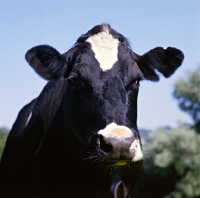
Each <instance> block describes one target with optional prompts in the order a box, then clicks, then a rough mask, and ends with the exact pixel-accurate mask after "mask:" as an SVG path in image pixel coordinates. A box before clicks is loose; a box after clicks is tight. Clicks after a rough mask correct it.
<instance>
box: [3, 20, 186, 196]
mask: <svg viewBox="0 0 200 198" xmlns="http://www.w3.org/2000/svg"><path fill="white" fill-rule="evenodd" d="M183 58H184V55H183V53H182V52H181V51H180V50H178V49H176V48H172V47H168V48H166V49H164V48H162V47H157V48H155V49H152V50H150V51H149V52H147V53H145V54H144V55H142V56H139V55H137V54H136V53H134V52H133V51H132V50H131V47H130V45H129V43H128V41H127V39H126V38H125V37H124V36H123V35H121V34H120V33H118V32H116V31H115V30H113V29H112V28H111V27H110V26H109V25H107V24H103V25H98V26H95V27H94V28H92V29H91V30H89V31H88V32H87V33H86V34H83V35H82V36H81V37H80V38H79V39H78V40H77V42H76V44H75V45H74V46H73V47H72V48H71V49H70V50H69V51H67V52H66V53H64V54H60V53H59V52H58V51H57V50H56V49H54V48H52V47H50V46H48V45H41V46H36V47H33V48H32V49H30V50H29V51H28V52H27V53H26V60H27V61H28V63H29V64H30V66H31V67H32V68H33V69H34V70H35V71H36V72H37V73H38V74H39V75H40V76H41V77H43V78H45V79H47V80H48V81H49V82H48V83H47V85H46V86H45V87H44V89H43V91H42V92H41V94H40V95H39V97H38V98H36V99H35V100H33V101H32V102H30V103H29V104H28V105H26V106H25V107H24V108H23V109H22V110H21V111H20V112H19V115H18V117H17V120H16V122H15V123H14V125H13V127H12V130H11V132H10V135H9V137H8V140H7V143H6V147H5V150H4V153H3V157H2V161H1V166H0V188H1V197H48V198H49V197H59V198H60V197H68V198H69V197H73V198H76V197H80V198H82V197H83V198H85V197H86V198H95V197H98V198H111V197H114V198H125V197H126V198H128V197H137V196H138V190H137V186H138V181H139V176H140V172H141V166H142V159H143V152H142V146H141V141H140V136H139V132H138V128H137V123H136V121H137V95H138V90H139V82H140V80H143V79H147V80H151V81H158V80H159V76H158V74H157V72H160V73H162V74H163V75H164V76H165V77H169V76H170V75H171V74H173V73H174V72H175V70H176V69H177V68H178V67H179V66H180V65H181V63H182V61H183Z"/></svg>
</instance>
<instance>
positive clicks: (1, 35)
mask: <svg viewBox="0 0 200 198" xmlns="http://www.w3.org/2000/svg"><path fill="white" fill-rule="evenodd" d="M103 22H106V23H109V24H110V25H111V27H113V28H114V29H115V30H117V31H118V32H120V33H122V34H123V35H124V36H126V37H127V38H128V39H129V41H130V43H131V46H132V49H133V51H135V52H136V53H137V54H140V55H142V54H144V53H145V52H147V51H149V50H150V49H152V48H154V47H157V46H162V47H168V46H173V47H177V48H179V49H181V50H182V51H183V52H184V54H185V60H184V63H183V65H182V67H181V68H180V69H179V70H178V71H177V72H176V73H175V74H174V76H172V77H171V78H169V79H164V78H161V80H160V82H158V83H153V82H149V81H145V82H142V83H141V87H140V94H139V97H138V127H139V128H146V129H155V128H158V127H160V126H172V127H176V126H177V125H178V124H179V123H181V122H189V123H191V122H192V121H191V119H190V118H189V116H188V115H187V114H185V113H184V112H181V111H180V110H179V108H178V106H177V101H176V100H175V99H174V98H173V96H172V92H173V85H174V83H175V82H176V80H178V79H179V78H181V77H183V78H184V77H186V75H187V72H188V71H190V70H191V69H195V68H197V66H198V64H199V65H200V1H199V0H192V1H188V0H167V1H160V0H152V1H149V0H145V1H144V0H77V1H74V0H70V1H69V0H65V1H64V0H56V1H53V0H42V1H41V0H34V1H25V0H19V1H16V0H6V1H4V0H0V93H1V94H0V127H3V126H5V127H8V128H10V127H11V126H12V124H13V122H14V120H15V119H16V116H17V114H18V111H19V110H20V109H21V108H22V106H24V105H25V104H26V103H28V102H29V101H31V100H32V99H33V98H35V97H37V96H38V94H39V93H40V92H41V90H42V88H43V87H44V85H45V84H46V81H45V80H43V79H41V78H40V77H39V76H38V75H37V74H36V73H34V71H33V70H32V69H31V68H30V67H29V65H28V64H27V63H26V61H25V59H24V55H25V53H26V51H27V50H28V49H30V48H31V47H33V46H36V45H40V44H49V45H51V46H53V47H54V48H56V49H57V50H58V51H59V52H61V53H64V52H66V51H67V50H68V49H69V48H70V47H71V46H72V45H73V44H74V43H75V41H76V39H77V38H78V37H79V36H80V35H81V34H83V33H85V32H87V31H88V30H89V29H91V28H92V27H93V26H95V25H97V24H101V23H103Z"/></svg>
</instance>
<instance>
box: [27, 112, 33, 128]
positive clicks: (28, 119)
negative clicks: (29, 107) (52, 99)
mask: <svg viewBox="0 0 200 198" xmlns="http://www.w3.org/2000/svg"><path fill="white" fill-rule="evenodd" d="M31 116H32V112H31V113H30V114H29V116H28V118H27V121H26V124H25V127H26V126H27V125H28V123H29V121H30V119H31Z"/></svg>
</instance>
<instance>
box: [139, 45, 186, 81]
mask: <svg viewBox="0 0 200 198" xmlns="http://www.w3.org/2000/svg"><path fill="white" fill-rule="evenodd" d="M183 59H184V54H183V52H182V51H180V50H179V49H176V48H172V47H168V48H166V49H164V48H162V47H157V48H154V49H152V50H150V51H149V52H147V53H145V54H144V55H143V56H138V57H137V63H138V66H139V67H140V69H141V70H142V73H143V74H144V77H145V78H146V79H147V80H151V81H159V75H158V74H157V72H156V71H158V72H160V73H162V74H163V76H165V77H166V78H168V77H170V76H171V75H172V74H173V73H174V72H175V71H176V69H177V68H178V67H179V66H180V65H181V64H182V62H183Z"/></svg>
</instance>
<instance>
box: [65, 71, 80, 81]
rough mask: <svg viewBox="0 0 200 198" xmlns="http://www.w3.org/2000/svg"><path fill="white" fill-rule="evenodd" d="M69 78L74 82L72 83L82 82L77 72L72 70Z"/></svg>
mask: <svg viewBox="0 0 200 198" xmlns="http://www.w3.org/2000/svg"><path fill="white" fill-rule="evenodd" d="M68 79H69V80H70V81H71V82H72V83H79V82H81V79H80V78H79V77H78V75H77V74H76V73H75V72H72V73H71V74H70V75H69V77H68Z"/></svg>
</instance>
